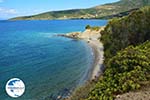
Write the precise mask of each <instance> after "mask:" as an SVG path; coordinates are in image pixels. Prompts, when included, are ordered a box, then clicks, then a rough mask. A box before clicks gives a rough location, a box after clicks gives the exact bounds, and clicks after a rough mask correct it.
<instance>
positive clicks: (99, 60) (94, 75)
mask: <svg viewBox="0 0 150 100" xmlns="http://www.w3.org/2000/svg"><path fill="white" fill-rule="evenodd" d="M103 29H104V27H101V28H100V29H99V30H98V31H95V30H91V29H86V30H85V31H84V32H72V33H68V34H58V35H57V36H62V37H66V38H72V39H75V40H83V41H85V42H86V43H87V45H88V46H89V47H90V48H91V49H92V54H93V63H92V66H91V68H90V69H89V71H88V75H87V81H93V80H97V79H98V77H99V76H100V75H101V74H103V71H104V66H103V61H104V51H103V49H104V47H103V44H102V43H101V42H100V41H99V38H100V37H101V34H100V32H101V31H102V30H103ZM72 91H75V90H74V89H73V90H72ZM72 93H73V92H72ZM72 93H70V95H68V96H67V97H66V98H63V100H69V99H68V98H70V96H71V95H72ZM58 98H61V96H58ZM58 98H57V99H58Z"/></svg>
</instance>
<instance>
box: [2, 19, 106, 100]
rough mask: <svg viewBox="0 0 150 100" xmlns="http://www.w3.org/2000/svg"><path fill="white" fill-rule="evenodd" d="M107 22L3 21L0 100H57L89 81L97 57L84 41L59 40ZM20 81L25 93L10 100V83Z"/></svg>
mask: <svg viewBox="0 0 150 100" xmlns="http://www.w3.org/2000/svg"><path fill="white" fill-rule="evenodd" d="M106 24H107V20H33V21H9V20H1V21H0V100H55V99H56V98H57V97H58V96H60V95H61V96H62V97H63V96H64V97H65V96H67V95H68V94H69V93H70V92H71V91H72V90H73V89H74V88H76V87H78V86H81V85H83V84H84V83H85V82H86V81H87V80H88V78H89V76H90V75H89V74H90V70H91V67H92V64H93V59H94V57H93V53H92V49H91V48H90V47H89V45H88V44H87V43H86V42H85V41H83V40H74V39H71V38H65V37H60V36H56V35H57V34H66V33H70V32H76V31H77V32H83V31H84V30H85V26H86V25H91V26H104V25H106ZM12 78H19V79H21V80H22V81H23V82H24V84H25V92H24V94H23V95H22V96H20V97H18V98H12V97H10V96H9V95H8V94H7V93H6V90H5V87H6V83H7V81H8V80H10V79H12Z"/></svg>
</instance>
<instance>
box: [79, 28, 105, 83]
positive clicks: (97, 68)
mask: <svg viewBox="0 0 150 100" xmlns="http://www.w3.org/2000/svg"><path fill="white" fill-rule="evenodd" d="M103 29H104V27H102V28H101V29H100V30H98V31H94V30H85V31H84V32H83V33H81V35H80V38H81V39H82V40H84V41H86V42H87V44H88V45H89V46H90V47H91V48H92V51H93V56H94V61H93V65H92V68H91V74H90V80H95V79H97V78H98V77H99V76H100V75H101V74H102V73H103V70H104V67H103V61H104V51H103V49H104V47H103V44H102V43H101V42H100V41H99V39H98V38H100V37H101V34H100V32H101V31H102V30H103Z"/></svg>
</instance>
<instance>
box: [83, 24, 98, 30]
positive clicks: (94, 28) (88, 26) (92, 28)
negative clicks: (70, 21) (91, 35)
mask: <svg viewBox="0 0 150 100" xmlns="http://www.w3.org/2000/svg"><path fill="white" fill-rule="evenodd" d="M85 29H90V30H94V31H99V29H100V27H99V26H93V27H92V26H90V25H87V26H86V27H85Z"/></svg>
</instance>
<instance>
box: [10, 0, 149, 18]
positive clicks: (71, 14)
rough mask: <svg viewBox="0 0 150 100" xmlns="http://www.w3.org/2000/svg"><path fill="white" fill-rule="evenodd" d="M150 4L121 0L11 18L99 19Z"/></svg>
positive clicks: (147, 2) (147, 0) (144, 1)
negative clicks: (83, 7) (85, 7)
mask: <svg viewBox="0 0 150 100" xmlns="http://www.w3.org/2000/svg"><path fill="white" fill-rule="evenodd" d="M146 5H150V0H134V1H132V0H120V1H118V2H114V3H107V4H104V5H99V6H95V7H91V8H87V9H71V10H61V11H50V12H45V13H40V14H36V15H31V16H21V17H15V18H11V19H10V20H51V19H97V18H105V17H106V18H107V16H111V15H116V14H119V13H123V12H127V11H130V10H132V9H138V8H141V7H143V6H146Z"/></svg>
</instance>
